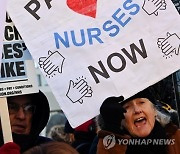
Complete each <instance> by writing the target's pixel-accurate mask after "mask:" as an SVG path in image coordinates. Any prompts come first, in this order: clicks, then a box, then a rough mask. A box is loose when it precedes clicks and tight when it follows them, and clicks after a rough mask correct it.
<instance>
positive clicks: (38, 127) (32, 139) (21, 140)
mask: <svg viewBox="0 0 180 154" xmlns="http://www.w3.org/2000/svg"><path fill="white" fill-rule="evenodd" d="M28 95H31V96H32V100H33V101H32V102H33V103H34V104H35V105H36V110H35V113H34V115H33V119H32V128H31V132H30V134H29V135H21V134H15V133H12V136H13V141H14V142H15V143H16V144H18V145H19V146H20V148H21V152H24V151H26V150H27V149H29V148H31V147H33V146H36V145H39V144H41V143H45V142H48V141H51V139H49V138H46V137H43V136H39V134H40V133H41V131H42V130H43V129H44V128H45V126H46V125H47V122H48V120H49V114H50V108H49V103H48V100H47V98H46V96H45V95H44V94H43V93H42V92H39V93H33V94H28ZM2 144H3V137H2V132H1V134H0V145H2Z"/></svg>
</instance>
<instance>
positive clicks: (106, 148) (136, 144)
mask: <svg viewBox="0 0 180 154" xmlns="http://www.w3.org/2000/svg"><path fill="white" fill-rule="evenodd" d="M123 99H124V98H123V97H122V96H120V97H109V98H107V99H106V100H105V101H104V102H103V104H102V105H101V107H100V118H101V123H103V125H101V129H102V130H100V131H99V133H98V145H97V153H98V154H102V153H103V154H112V153H113V154H114V153H121V154H133V153H138V154H144V153H146V154H174V153H180V147H179V145H180V129H178V127H177V126H176V125H174V124H173V123H172V122H171V119H170V117H167V115H164V114H162V113H161V112H160V111H158V110H157V109H156V107H155V105H154V104H153V103H155V102H156V100H155V98H154V97H153V96H152V95H151V93H150V91H149V89H145V90H143V91H141V92H139V93H137V94H135V95H134V96H132V97H130V98H128V99H127V100H125V101H123Z"/></svg>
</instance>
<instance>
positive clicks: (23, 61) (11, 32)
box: [0, 15, 38, 97]
mask: <svg viewBox="0 0 180 154" xmlns="http://www.w3.org/2000/svg"><path fill="white" fill-rule="evenodd" d="M4 34H5V35H4V41H3V51H2V60H1V72H0V97H7V96H14V95H22V94H28V93H35V92H38V85H37V79H36V71H35V65H34V61H33V59H32V56H31V54H30V53H29V50H28V49H27V47H26V45H25V43H24V41H23V39H22V38H21V36H20V34H19V32H18V31H17V29H16V27H15V25H14V23H13V22H12V20H11V18H10V17H9V16H8V15H7V16H6V25H5V33H4Z"/></svg>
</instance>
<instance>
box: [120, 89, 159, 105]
mask: <svg viewBox="0 0 180 154" xmlns="http://www.w3.org/2000/svg"><path fill="white" fill-rule="evenodd" d="M136 98H147V99H148V100H149V101H151V102H152V103H153V104H156V99H155V97H154V96H153V94H152V92H151V90H150V88H146V89H144V90H142V91H140V92H138V93H137V94H135V95H133V96H131V97H130V98H128V99H126V100H124V101H122V102H121V105H123V104H125V103H127V102H129V101H130V100H133V99H136Z"/></svg>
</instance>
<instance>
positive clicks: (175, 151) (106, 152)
mask: <svg viewBox="0 0 180 154" xmlns="http://www.w3.org/2000/svg"><path fill="white" fill-rule="evenodd" d="M165 132H166V136H167V139H172V140H171V141H172V142H171V143H172V144H170V145H167V147H166V148H167V154H180V129H178V127H177V126H176V125H173V124H172V123H170V124H168V125H167V126H166V127H165ZM108 135H111V136H109V138H107V136H108ZM113 136H114V137H113ZM98 137H99V141H98V145H97V154H126V151H127V147H128V146H127V144H126V145H125V144H124V145H123V144H119V143H118V139H120V140H121V139H125V140H127V139H130V136H127V135H118V134H114V133H112V132H108V131H104V130H101V131H99V133H98ZM105 137H106V138H105ZM103 139H104V140H103ZM114 139H115V140H114ZM103 142H104V143H103ZM158 146H159V145H158ZM139 150H140V151H141V150H142V149H141V148H140V149H139ZM142 151H143V150H142ZM159 154H160V153H159Z"/></svg>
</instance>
